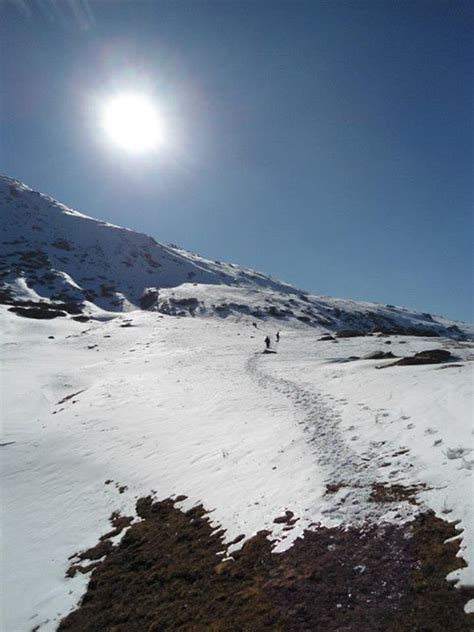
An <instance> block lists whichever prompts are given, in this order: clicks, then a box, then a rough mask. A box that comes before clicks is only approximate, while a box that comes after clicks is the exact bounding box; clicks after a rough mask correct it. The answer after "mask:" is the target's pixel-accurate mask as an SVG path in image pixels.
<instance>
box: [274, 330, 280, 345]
mask: <svg viewBox="0 0 474 632" xmlns="http://www.w3.org/2000/svg"><path fill="white" fill-rule="evenodd" d="M275 338H276V341H277V342H280V332H279V331H277V332H276V336H275Z"/></svg>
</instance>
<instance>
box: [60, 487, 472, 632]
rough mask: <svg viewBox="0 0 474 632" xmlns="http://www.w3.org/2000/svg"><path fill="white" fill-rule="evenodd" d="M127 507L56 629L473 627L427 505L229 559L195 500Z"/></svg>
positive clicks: (455, 564)
mask: <svg viewBox="0 0 474 632" xmlns="http://www.w3.org/2000/svg"><path fill="white" fill-rule="evenodd" d="M287 513H289V512H287ZM137 514H138V516H139V517H140V518H141V520H140V522H135V523H133V524H131V526H129V527H128V530H127V531H126V533H125V535H124V536H123V538H122V540H121V541H120V543H119V544H117V545H116V546H110V548H109V550H108V551H106V552H105V559H104V561H103V562H101V563H99V565H98V566H97V567H96V568H95V569H94V570H93V571H92V574H91V578H90V581H89V585H88V588H87V592H86V594H85V595H84V597H83V599H82V601H81V603H80V604H79V607H78V608H77V610H75V611H73V612H72V613H70V614H69V615H68V616H67V617H66V618H65V619H63V620H62V622H61V623H60V626H59V628H58V629H59V631H60V632H66V631H69V632H71V631H72V632H164V631H173V632H174V631H177V632H184V631H189V632H204V631H206V632H229V631H232V632H244V631H248V632H256V631H258V632H260V631H266V630H272V631H275V632H283V631H285V632H287V631H288V632H293V631H295V632H303V631H304V632H309V631H311V632H314V631H315V630H327V631H329V632H336V631H337V632H356V631H357V632H360V631H361V630H363V631H364V632H372V631H373V632H381V631H386V632H413V631H419V632H421V631H423V632H445V631H446V630H450V631H455V632H458V631H459V632H464V631H466V632H468V631H469V630H471V629H472V627H473V624H474V621H473V616H472V615H467V614H465V613H464V609H463V607H464V604H465V602H466V601H467V600H468V599H469V598H472V597H474V591H469V590H458V589H455V588H454V587H453V586H452V585H451V584H449V583H448V582H447V581H446V579H445V577H446V575H447V573H449V572H450V571H452V570H454V569H456V568H459V567H460V566H462V565H463V561H462V560H461V559H460V558H458V557H456V554H457V552H458V550H459V543H458V542H457V541H456V540H454V541H452V542H449V543H445V541H446V540H447V539H449V538H452V537H453V536H455V535H457V534H458V532H457V531H456V527H455V526H454V525H453V524H450V523H447V522H444V521H442V520H440V519H439V518H437V517H435V515H434V514H433V513H431V512H426V513H424V514H421V515H419V516H418V517H417V518H416V519H415V520H414V521H412V522H410V523H408V524H405V525H389V524H371V525H366V526H363V527H360V526H358V527H356V526H352V527H348V528H344V527H334V528H327V527H323V526H317V527H316V528H315V529H314V530H311V531H306V532H305V533H304V537H302V538H298V539H297V540H296V542H295V543H294V544H293V546H292V547H291V548H290V549H288V550H287V551H284V552H282V553H275V552H273V551H272V542H271V540H270V537H269V533H268V532H265V531H262V532H260V533H257V534H256V535H255V536H253V537H252V538H251V539H249V540H247V541H246V542H245V543H244V545H243V547H242V549H241V550H240V551H237V552H234V553H232V556H231V557H226V555H227V554H226V545H225V544H224V541H223V538H224V531H223V530H222V529H216V528H215V527H213V526H212V525H211V524H210V521H209V517H208V515H207V513H206V511H205V509H204V508H203V507H202V506H201V505H200V506H197V507H194V508H193V509H191V510H189V511H186V512H185V511H182V510H181V509H179V508H178V507H176V505H175V501H173V500H171V499H167V500H164V501H159V502H158V501H157V502H154V501H153V500H152V499H151V498H150V497H148V498H142V499H140V500H139V501H138V502H137ZM285 515H286V516H287V514H285ZM287 517H288V516H287ZM115 518H116V519H118V516H117V515H115ZM291 518H292V516H290V518H289V519H291ZM120 524H123V522H122V523H120ZM128 524H129V523H128ZM117 526H119V525H117ZM105 542H109V540H108V539H107V538H106V537H105V538H104V537H103V538H102V540H101V542H100V543H99V547H100V549H101V550H100V551H96V550H94V549H92V550H91V553H92V556H91V558H90V559H97V557H96V555H97V554H98V553H103V548H102V545H103V544H104V543H105ZM86 553H87V552H84V553H83V554H81V559H82V560H84V559H85V555H86Z"/></svg>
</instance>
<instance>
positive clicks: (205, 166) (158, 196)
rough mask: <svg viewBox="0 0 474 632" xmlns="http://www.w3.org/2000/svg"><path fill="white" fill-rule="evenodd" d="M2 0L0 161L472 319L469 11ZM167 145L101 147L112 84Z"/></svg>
mask: <svg viewBox="0 0 474 632" xmlns="http://www.w3.org/2000/svg"><path fill="white" fill-rule="evenodd" d="M73 6H74V7H75V10H74V11H73V10H72V9H71V8H70V7H71V5H70V4H68V3H55V2H52V1H51V2H50V1H49V0H46V1H42V2H40V1H39V0H29V1H28V2H19V1H18V2H16V1H14V0H10V2H8V3H6V4H5V3H3V4H2V5H1V8H0V12H1V16H0V40H1V44H0V46H1V49H0V82H1V93H2V95H1V117H2V126H1V138H0V150H1V152H0V171H1V172H2V173H5V174H7V175H11V176H13V177H16V178H18V179H20V180H23V181H25V182H26V183H27V184H29V185H30V186H32V187H33V188H36V189H39V190H41V191H43V192H46V193H49V194H50V195H52V196H54V197H56V198H58V199H60V200H61V201H63V202H64V203H66V204H68V205H69V206H72V207H73V208H76V209H77V210H81V211H83V212H85V213H87V214H89V215H92V216H94V217H98V218H101V219H106V220H108V221H111V222H115V223H117V224H120V225H124V226H127V227H130V228H133V229H135V230H139V231H143V232H146V233H148V234H151V235H153V236H154V237H155V238H156V239H158V240H160V241H163V242H174V243H177V244H179V245H181V246H183V247H186V248H189V249H191V250H194V251H195V252H198V253H199V254H202V255H204V256H207V257H209V258H212V259H220V260H226V261H233V262H235V263H240V264H242V265H246V266H249V267H253V268H256V269H258V270H261V271H263V272H267V273H269V274H272V275H274V276H276V277H279V278H282V279H284V280H286V281H289V282H291V283H293V284H295V285H297V286H299V287H302V288H304V289H307V290H310V291H312V292H315V293H317V294H326V295H331V296H337V297H341V298H342V297H343V298H354V299H364V300H374V301H380V302H382V303H393V304H396V305H402V306H407V307H415V308H420V309H423V310H424V311H431V312H433V313H438V314H442V315H446V316H450V317H453V318H458V319H461V320H469V321H472V320H474V318H473V317H474V311H473V303H472V280H473V279H472V270H473V265H472V264H473V255H472V237H473V234H474V233H473V216H472V202H473V179H472V176H473V120H472V112H473V105H474V104H473V83H472V78H471V73H472V68H471V59H472V56H473V52H474V50H473V39H472V34H471V33H472V27H473V9H472V4H471V3H468V2H466V3H464V2H462V1H456V2H451V1H446V2H444V1H438V0H430V1H423V2H418V1H417V0H410V1H409V2H405V1H403V0H402V1H397V2H394V1H390V2H385V1H384V0H374V1H369V2H364V1H357V2H356V1H355V0H354V1H350V2H349V1H348V0H347V1H337V0H334V1H324V2H322V1H317V0H312V1H311V2H299V1H293V2H278V1H272V2H270V1H268V2H259V1H258V0H254V1H246V2H243V1H231V0H219V1H217V2H216V1H209V2H205V1H200V0H192V1H186V2H184V1H181V0H173V1H171V0H170V1H167V2H161V1H159V0H156V1H152V2H151V1H150V2H148V1H145V0H140V1H135V2H118V1H114V0H102V1H101V2H87V0H82V1H78V2H77V3H75V4H74V5H73ZM126 90H127V91H130V90H137V91H141V92H146V93H148V94H150V95H151V96H152V97H153V99H154V101H155V103H156V104H157V106H158V108H159V109H160V111H161V112H162V115H163V118H164V120H165V121H166V124H167V126H168V130H169V141H168V143H167V145H166V147H163V149H162V151H161V152H159V153H158V154H154V155H153V156H150V155H144V156H136V155H130V154H127V153H126V152H124V151H121V150H119V149H117V148H116V147H112V146H111V144H110V143H108V142H107V141H106V139H105V138H104V134H103V131H102V130H101V128H100V125H99V120H100V112H101V107H102V104H104V103H105V102H106V101H107V99H108V98H110V96H111V95H113V94H119V93H120V92H121V91H126Z"/></svg>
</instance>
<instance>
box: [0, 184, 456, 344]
mask: <svg viewBox="0 0 474 632" xmlns="http://www.w3.org/2000/svg"><path fill="white" fill-rule="evenodd" d="M0 213H1V217H2V223H1V231H2V234H1V240H0V241H1V243H0V301H1V302H4V303H10V304H12V303H16V304H17V306H18V305H19V304H21V301H34V302H38V301H45V302H51V301H53V302H56V303H57V307H59V308H61V307H64V303H65V304H67V305H69V309H66V311H69V312H70V313H76V314H77V313H81V312H84V313H86V314H91V313H97V308H100V309H102V310H107V311H113V312H121V311H129V310H133V309H137V308H140V307H141V308H143V309H148V310H154V311H159V312H162V313H165V314H168V315H179V316H189V315H191V316H199V315H201V316H217V317H220V318H229V317H230V318H231V319H234V320H235V319H242V318H243V319H246V320H252V321H257V322H258V321H265V320H271V321H272V322H274V323H275V324H276V325H277V324H278V323H280V325H281V326H285V325H288V324H291V325H298V326H301V327H303V328H304V327H307V326H311V327H318V328H323V329H326V330H328V331H329V330H330V331H336V330H341V329H342V330H352V331H354V330H360V331H361V332H368V331H371V330H374V329H375V330H379V331H389V332H391V333H419V334H425V335H430V334H431V335H436V334H441V335H447V336H451V337H463V335H465V333H466V332H467V329H466V327H464V326H460V325H459V324H456V323H454V322H452V321H447V320H444V319H442V318H438V317H434V316H432V315H430V314H427V313H418V312H413V311H410V310H406V309H403V308H397V307H395V306H391V305H378V304H374V303H364V302H355V301H348V300H338V299H332V298H327V297H320V296H313V295H309V294H308V293H306V292H303V291H301V290H298V289H296V288H294V287H292V286H290V285H288V284H286V283H283V282H281V281H277V280H275V279H273V278H271V277H269V276H266V275H264V274H260V273H258V272H254V271H252V270H249V269H246V268H242V267H239V266H237V265H235V264H226V263H221V262H216V261H210V260H208V259H204V258H203V257H200V256H198V255H195V254H193V253H191V252H188V251H186V250H183V249H180V248H178V247H176V246H170V245H164V244H160V243H158V242H157V241H155V240H154V239H153V238H152V237H148V236H146V235H143V234H141V233H136V232H134V231H132V230H127V229H125V228H120V227H118V226H114V225H112V224H108V223H106V222H102V221H98V220H95V219H92V218H90V217H87V216H86V215H83V214H82V213H78V212H76V211H73V210H71V209H69V208H67V207H66V206H64V205H63V204H60V203H59V202H57V201H55V200H53V199H52V198H50V197H48V196H46V195H43V194H41V193H37V192H35V191H32V190H31V189H29V188H28V187H27V186H26V185H24V184H22V183H21V182H18V181H16V180H13V179H11V178H7V177H0ZM60 303H63V305H62V306H61V304H60ZM71 304H73V305H74V306H75V308H71ZM28 307H29V305H28V304H26V308H24V309H28Z"/></svg>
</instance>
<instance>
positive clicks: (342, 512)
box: [0, 307, 474, 632]
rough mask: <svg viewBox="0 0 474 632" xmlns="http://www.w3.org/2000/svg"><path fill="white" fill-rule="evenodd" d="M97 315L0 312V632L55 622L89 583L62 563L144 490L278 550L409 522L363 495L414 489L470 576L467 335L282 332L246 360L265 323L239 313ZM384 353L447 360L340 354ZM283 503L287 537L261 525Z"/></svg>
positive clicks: (472, 456) (407, 514)
mask: <svg viewBox="0 0 474 632" xmlns="http://www.w3.org/2000/svg"><path fill="white" fill-rule="evenodd" d="M110 316H111V315H109V316H107V315H106V314H104V321H103V322H91V323H87V324H81V323H78V322H74V321H72V320H70V319H55V320H52V321H35V320H30V319H24V318H20V317H18V316H16V315H14V314H11V313H9V312H7V311H6V308H5V307H0V317H1V322H2V343H1V354H2V359H3V360H2V366H1V369H2V373H1V385H2V422H3V424H2V425H3V427H2V436H1V439H0V444H1V447H0V455H1V457H2V480H3V503H2V511H3V516H2V518H1V522H2V525H3V542H2V549H3V553H2V557H3V561H2V572H3V574H4V576H3V584H2V585H3V586H4V595H3V627H2V628H1V629H2V630H5V632H23V631H29V630H31V629H33V628H34V627H35V626H37V625H40V628H39V629H40V630H41V632H44V631H46V630H54V629H55V628H56V627H57V624H58V622H59V620H60V619H61V617H62V616H64V615H65V614H67V612H68V611H69V610H71V609H72V608H74V607H75V605H76V604H77V602H78V600H79V598H80V596H81V594H82V593H83V591H84V589H85V586H86V583H87V580H88V577H87V576H82V575H80V574H78V575H76V577H75V578H74V579H66V578H65V576H64V574H65V571H66V569H67V567H68V557H69V556H71V555H72V554H74V553H75V552H77V551H80V550H83V549H85V548H87V547H89V546H92V545H94V544H96V542H97V541H98V538H99V536H100V535H101V534H103V533H104V532H105V531H107V530H108V518H109V516H110V514H111V513H112V511H114V510H117V509H118V510H120V511H121V512H122V513H124V514H128V513H129V512H133V507H134V503H135V500H136V498H138V497H140V496H143V495H147V494H149V493H150V492H151V490H155V491H156V496H157V497H158V498H165V497H168V496H170V495H172V494H176V495H178V494H185V495H187V496H188V499H187V500H186V501H185V502H184V503H183V506H184V507H189V506H192V505H193V504H196V503H198V502H202V503H203V504H204V505H205V507H206V508H208V509H210V510H212V514H211V515H212V519H213V520H214V521H215V522H216V524H222V525H223V527H224V528H225V529H227V534H226V535H227V538H228V541H231V540H232V539H233V538H235V537H236V536H237V535H239V534H241V533H244V534H245V535H246V536H247V537H249V536H251V535H252V534H254V533H255V532H256V531H258V530H260V529H263V528H268V529H271V530H272V531H273V533H274V537H275V538H276V539H277V540H278V542H277V546H278V547H279V548H283V547H286V546H289V545H290V544H291V541H292V540H293V539H294V538H295V537H296V536H297V535H299V534H301V532H302V531H303V530H304V529H305V528H308V526H309V525H310V523H311V522H322V523H324V524H340V523H351V522H354V521H361V520H370V519H372V520H377V521H380V520H390V521H398V522H399V521H404V520H409V519H410V518H411V516H412V515H413V511H415V509H414V508H413V507H412V506H411V505H408V504H406V503H403V504H402V503H400V504H397V503H386V504H385V505H378V504H375V503H368V502H367V497H368V494H369V493H370V486H371V484H372V483H373V482H375V481H387V482H392V483H393V482H398V483H402V484H413V483H425V484H426V486H427V490H426V491H424V492H422V493H420V495H419V498H420V500H421V502H422V503H423V504H424V505H426V506H428V507H431V508H433V509H434V510H435V511H436V512H437V513H438V514H439V515H440V516H442V517H444V518H446V519H449V520H460V521H461V523H460V526H461V527H463V528H464V533H463V540H462V555H463V556H464V557H465V558H466V559H469V561H470V566H469V568H468V569H462V570H460V571H457V572H456V579H457V580H459V581H461V582H463V583H468V584H471V585H472V584H474V575H473V563H472V562H473V559H472V558H473V557H474V555H473V548H474V547H473V545H474V519H473V518H474V516H473V512H474V509H473V496H472V476H473V464H474V452H473V451H472V450H473V447H474V446H473V432H472V426H471V415H472V403H473V402H472V375H473V374H472V359H473V349H472V346H471V344H470V343H463V342H455V341H451V340H447V339H435V340H433V339H424V338H412V337H397V336H392V337H390V341H391V343H392V344H391V345H390V346H389V345H387V346H385V344H384V342H385V340H386V339H385V338H377V337H360V338H351V339H345V340H342V339H341V340H340V341H339V342H338V343H333V342H331V341H329V342H320V341H318V337H319V333H320V332H318V331H317V330H314V329H307V330H305V331H302V330H297V329H292V330H290V329H288V330H283V331H282V337H281V341H280V343H279V345H278V346H276V343H273V346H274V349H275V350H277V353H276V354H262V347H263V338H264V337H265V335H266V334H267V333H268V334H270V335H271V337H272V339H273V340H274V334H275V329H274V327H273V326H272V325H270V324H267V325H265V324H259V325H258V328H255V327H254V326H253V325H252V320H251V319H250V318H247V319H241V320H240V322H232V321H230V320H229V319H227V320H225V321H223V320H219V319H214V320H211V319H200V318H194V319H192V318H177V317H171V316H163V315H161V314H157V313H147V312H137V311H135V312H131V313H128V314H124V315H121V316H118V317H116V318H113V319H112V318H110ZM107 318H109V319H108V320H107ZM127 320H129V321H132V323H131V324H132V325H133V326H131V327H121V326H120V325H123V324H126V321H127ZM49 336H54V338H49ZM389 347H390V350H391V351H392V352H394V353H395V354H397V355H411V354H412V353H414V352H415V351H419V350H423V349H428V348H433V347H445V348H448V349H450V350H451V351H452V352H453V353H454V354H455V355H456V356H458V358H459V360H458V361H456V364H457V365H460V366H450V365H431V366H430V365H426V366H403V367H402V366H399V367H388V368H384V369H377V368H376V367H377V366H381V365H384V364H389V363H390V361H389V360H382V361H380V360H379V361H376V360H352V361H347V360H348V358H349V357H350V356H362V355H365V354H367V353H369V352H372V351H375V350H379V349H382V348H383V350H387V349H388V348H389ZM74 394H75V395H74ZM71 395H74V396H73V397H70V398H69V399H66V400H65V401H63V403H59V402H61V400H64V398H67V397H68V396H71ZM397 453H399V454H397ZM108 479H112V480H113V481H114V483H113V484H110V485H105V484H104V482H105V481H106V480H108ZM338 482H344V483H345V484H346V487H343V488H341V489H340V491H339V492H337V493H336V494H331V495H325V488H326V484H327V483H338ZM115 483H117V484H119V485H126V486H127V487H128V488H127V489H126V490H125V492H124V493H119V491H118V489H117V487H116V485H115ZM285 509H291V510H292V511H293V512H294V513H295V516H297V517H299V518H300V520H299V521H298V522H296V525H295V528H294V530H293V531H290V532H283V531H282V526H281V525H275V524H273V520H274V518H275V517H277V516H279V515H281V514H282V513H283V512H284V510H285ZM288 534H289V535H288ZM285 538H286V539H285Z"/></svg>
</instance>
